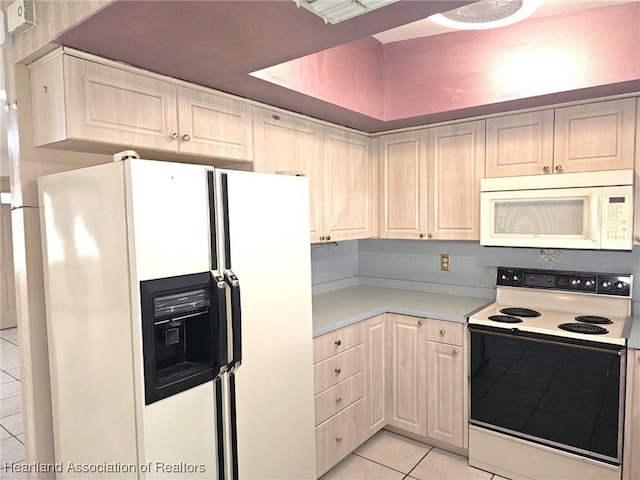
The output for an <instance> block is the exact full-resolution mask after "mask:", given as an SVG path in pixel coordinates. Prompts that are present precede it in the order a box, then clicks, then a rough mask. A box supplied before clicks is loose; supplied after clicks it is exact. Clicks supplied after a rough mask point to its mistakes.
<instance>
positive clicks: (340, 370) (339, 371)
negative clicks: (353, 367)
mask: <svg viewBox="0 0 640 480" xmlns="http://www.w3.org/2000/svg"><path fill="white" fill-rule="evenodd" d="M334 372H336V375H340V373H341V372H342V369H341V368H336V369H335V370H334Z"/></svg>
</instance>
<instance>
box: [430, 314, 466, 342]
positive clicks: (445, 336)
mask: <svg viewBox="0 0 640 480" xmlns="http://www.w3.org/2000/svg"><path fill="white" fill-rule="evenodd" d="M463 337H464V324H463V323H454V322H446V321H444V320H433V319H429V320H428V321H427V340H429V341H430V342H440V343H448V344H449V345H458V346H462V339H463Z"/></svg>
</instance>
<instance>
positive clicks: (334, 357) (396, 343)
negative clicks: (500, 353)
mask: <svg viewBox="0 0 640 480" xmlns="http://www.w3.org/2000/svg"><path fill="white" fill-rule="evenodd" d="M466 351H467V336H466V328H465V325H464V324H462V323H456V322H450V321H444V320H435V319H431V318H420V317H413V316H408V315H398V314H393V313H385V314H382V315H378V316H375V317H372V318H369V319H367V320H365V321H362V322H359V323H356V324H354V325H351V326H349V327H345V328H342V329H339V330H336V331H334V332H331V333H328V334H326V335H323V336H320V337H317V338H316V339H315V340H314V361H315V366H314V377H315V392H316V395H315V401H316V403H315V413H316V457H317V475H318V477H320V476H321V475H323V474H324V473H326V472H327V471H328V470H329V469H331V468H332V467H334V466H335V465H336V464H338V463H339V462H340V461H341V460H342V459H343V458H344V457H346V456H347V455H348V454H350V453H351V452H352V451H353V450H355V449H356V448H358V446H360V445H361V444H362V443H363V442H365V441H366V440H367V439H369V438H370V437H372V436H373V435H374V434H375V433H377V432H378V431H379V430H380V429H382V428H384V427H385V426H391V427H394V428H395V429H396V430H400V431H404V432H407V433H409V434H412V436H413V437H417V438H420V437H423V439H424V441H426V442H427V443H429V442H432V443H433V442H435V444H436V445H442V446H445V448H446V446H450V447H451V448H452V450H453V451H456V452H458V453H459V452H460V451H461V450H464V449H466V448H467V447H468V428H467V424H468V418H469V409H468V397H469V389H468V382H467V376H468V366H467V362H466V354H465V352H466Z"/></svg>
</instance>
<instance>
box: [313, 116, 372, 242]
mask: <svg viewBox="0 0 640 480" xmlns="http://www.w3.org/2000/svg"><path fill="white" fill-rule="evenodd" d="M323 162H324V178H325V181H324V185H325V195H324V202H325V204H324V222H323V228H322V231H321V235H320V237H321V238H320V240H323V239H322V237H324V240H325V241H335V240H351V239H357V238H367V237H370V236H371V161H370V140H369V138H368V137H367V136H365V135H359V134H356V133H351V132H347V131H343V130H338V129H332V128H325V131H324V159H323Z"/></svg>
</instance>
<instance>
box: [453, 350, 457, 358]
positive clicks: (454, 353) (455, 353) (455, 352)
mask: <svg viewBox="0 0 640 480" xmlns="http://www.w3.org/2000/svg"><path fill="white" fill-rule="evenodd" d="M456 355H458V349H457V348H454V349H453V356H454V357H455V356H456Z"/></svg>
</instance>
